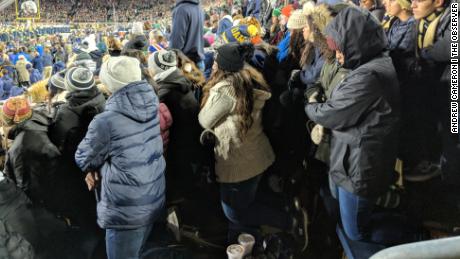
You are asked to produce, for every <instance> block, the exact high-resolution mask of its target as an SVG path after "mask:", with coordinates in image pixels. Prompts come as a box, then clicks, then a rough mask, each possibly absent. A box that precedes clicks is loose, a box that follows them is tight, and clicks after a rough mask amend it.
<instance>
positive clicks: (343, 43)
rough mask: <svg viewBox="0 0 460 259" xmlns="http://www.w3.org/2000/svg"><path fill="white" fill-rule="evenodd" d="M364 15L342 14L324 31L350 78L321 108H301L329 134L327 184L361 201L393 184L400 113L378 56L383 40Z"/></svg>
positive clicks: (392, 74) (385, 60)
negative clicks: (329, 181)
mask: <svg viewBox="0 0 460 259" xmlns="http://www.w3.org/2000/svg"><path fill="white" fill-rule="evenodd" d="M370 15H371V14H370V13H368V12H363V11H361V10H360V9H358V8H347V9H345V10H343V11H342V12H340V13H339V14H338V16H337V17H336V18H335V19H334V20H333V21H332V22H331V23H330V24H329V25H328V27H327V29H326V33H327V35H330V36H331V37H332V38H333V40H334V41H335V42H336V43H337V44H338V47H339V48H340V49H343V50H344V55H345V63H344V64H343V67H344V68H347V69H351V72H350V73H349V74H348V75H347V76H346V77H345V78H344V80H343V82H342V83H340V84H339V85H338V86H337V87H336V88H335V89H334V90H333V91H332V93H331V97H330V99H328V100H327V101H326V102H325V103H310V104H307V105H306V107H305V111H306V113H307V115H308V117H309V118H310V119H311V120H313V121H314V122H316V123H318V124H320V125H322V126H324V127H325V128H327V129H331V130H332V141H331V164H330V175H331V177H332V180H333V181H334V182H335V183H336V184H337V185H339V186H340V187H342V188H344V189H345V190H347V191H348V192H351V193H354V194H356V195H358V196H363V197H377V196H379V195H381V194H382V193H384V192H385V191H387V189H388V187H389V186H390V185H391V184H392V183H394V181H395V179H394V175H393V172H394V165H395V161H396V154H397V144H398V143H397V140H398V139H397V137H398V131H399V128H398V123H399V113H400V107H399V101H400V100H399V88H398V82H397V78H396V71H395V69H394V66H393V64H392V61H391V58H390V57H388V56H387V55H386V54H384V52H383V51H384V49H385V48H386V46H387V40H386V37H385V34H384V32H383V29H382V28H381V27H380V24H378V23H377V22H376V21H375V19H374V18H372V17H371V16H370ZM370 32H372V34H371V33H370ZM369 35H373V36H372V37H369Z"/></svg>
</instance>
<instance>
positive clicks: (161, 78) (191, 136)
mask: <svg viewBox="0 0 460 259" xmlns="http://www.w3.org/2000/svg"><path fill="white" fill-rule="evenodd" d="M177 65H178V57H177V56H176V53H175V52H174V51H173V50H160V51H157V52H155V53H153V54H152V56H150V58H149V70H150V71H151V73H152V74H154V81H155V83H156V85H157V89H158V98H159V99H160V102H161V103H164V104H166V106H167V107H168V108H169V110H170V112H171V115H172V118H173V120H174V123H173V124H172V127H171V128H170V136H169V139H170V141H169V145H168V152H167V157H166V162H167V171H168V173H167V178H168V180H169V181H167V182H170V181H174V182H175V183H177V184H175V185H174V186H177V188H171V190H174V194H177V193H179V191H181V192H185V193H187V192H193V191H194V185H193V183H195V182H197V177H196V175H195V173H196V172H194V170H193V166H194V165H198V164H199V162H200V158H201V156H202V155H203V147H202V146H201V145H200V142H199V139H200V133H201V127H200V124H199V123H198V113H199V110H200V105H199V103H198V101H197V99H196V98H195V94H194V87H193V83H192V82H191V81H190V80H189V79H187V77H186V76H185V75H184V73H183V72H182V71H181V70H180V69H179V68H178V67H177ZM177 161H181V162H180V163H177ZM168 186H171V185H170V184H169V183H168ZM171 190H168V193H169V192H170V191H171ZM171 193H172V192H171ZM168 199H170V198H168Z"/></svg>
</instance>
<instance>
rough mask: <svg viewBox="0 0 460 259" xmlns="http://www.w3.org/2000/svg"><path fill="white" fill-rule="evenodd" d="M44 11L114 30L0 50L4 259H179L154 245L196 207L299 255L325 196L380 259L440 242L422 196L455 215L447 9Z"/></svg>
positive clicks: (257, 253) (200, 6)
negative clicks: (198, 202)
mask: <svg viewBox="0 0 460 259" xmlns="http://www.w3.org/2000/svg"><path fill="white" fill-rule="evenodd" d="M42 2H43V5H42V18H43V21H44V22H45V23H50V24H58V23H66V22H69V21H73V22H85V23H91V22H94V23H100V24H99V25H91V26H86V27H85V26H84V27H81V28H76V27H71V28H70V29H69V30H70V31H68V32H67V33H61V32H56V31H53V32H51V33H47V31H46V30H35V31H33V33H30V34H24V33H22V34H20V36H17V37H6V38H5V37H0V40H2V41H4V42H0V67H1V69H0V100H1V101H2V108H1V121H2V134H3V141H2V153H3V155H4V160H5V161H4V167H3V174H1V173H0V231H3V232H5V233H6V234H5V235H0V257H2V256H3V254H2V253H5V254H6V255H7V256H6V257H7V258H35V256H37V257H38V258H59V257H60V256H62V255H63V254H62V253H66V255H69V258H72V257H71V256H72V254H75V255H78V256H79V257H78V258H97V256H96V257H95V254H97V250H98V247H100V246H98V244H99V240H101V237H102V238H103V237H105V240H104V239H102V240H103V241H102V242H103V243H104V244H105V249H102V250H104V251H103V252H102V254H104V256H105V255H106V256H107V257H108V258H179V257H173V256H172V255H169V256H170V257H168V256H166V255H163V257H161V256H160V255H159V253H161V251H159V250H155V249H153V250H152V249H149V248H151V246H150V245H151V243H150V240H151V237H152V236H154V235H158V233H163V232H162V230H161V227H162V226H163V227H164V226H165V225H168V230H164V231H170V232H168V233H169V235H167V234H164V235H163V234H161V235H160V236H161V237H160V238H163V239H164V238H165V237H166V236H169V238H170V240H171V239H176V241H179V240H180V238H177V235H176V236H175V238H174V235H171V233H176V232H177V231H179V236H180V235H181V233H183V232H181V231H182V230H183V229H181V228H180V227H177V226H176V228H175V227H174V226H175V225H177V224H174V220H171V217H172V216H171V215H176V214H174V212H177V210H178V209H177V208H180V207H181V206H184V204H186V203H187V201H186V200H188V199H191V197H195V196H196V195H198V193H201V192H203V193H204V197H206V198H204V199H205V201H204V203H205V204H207V205H206V206H208V207H209V206H210V205H209V204H211V200H214V198H215V199H216V200H217V205H216V207H218V211H220V213H221V214H223V218H224V220H225V221H224V223H225V225H226V227H225V232H226V233H225V235H226V237H225V241H223V242H222V243H223V245H225V246H227V245H231V244H235V243H238V237H239V235H240V234H242V233H249V234H251V235H252V236H253V237H254V238H255V246H254V250H253V252H252V254H253V256H254V258H290V257H289V256H292V255H294V254H295V255H297V256H299V258H303V257H300V256H301V254H302V253H304V252H305V251H308V247H309V237H310V238H311V236H312V234H311V231H312V230H309V229H310V228H314V227H315V224H318V223H317V222H318V221H319V220H320V219H319V218H321V217H320V216H317V215H318V205H317V203H318V200H317V199H321V200H322V201H323V203H324V205H323V206H324V208H325V211H327V214H328V216H327V218H328V219H330V221H327V222H328V224H329V225H328V227H331V226H332V229H333V230H332V232H334V231H335V227H336V225H337V223H339V224H338V226H339V227H338V228H339V231H342V232H343V233H345V236H346V238H347V240H351V241H359V242H363V243H366V244H370V245H378V246H379V247H381V248H380V249H383V248H385V247H390V246H394V245H398V244H404V243H410V242H418V241H422V240H428V239H431V238H432V236H430V232H429V231H428V230H429V229H428V228H427V226H426V225H424V224H423V221H424V219H423V218H422V216H421V215H420V213H419V212H418V211H417V210H416V211H415V212H414V211H410V206H407V204H408V203H411V201H410V200H411V199H414V196H412V197H410V199H409V198H408V197H409V196H408V195H407V193H409V192H410V189H411V188H417V187H414V186H417V185H420V184H423V186H431V185H433V186H434V185H436V186H438V187H437V188H438V189H436V190H437V192H438V193H439V194H440V195H441V194H442V195H445V196H449V197H450V196H454V197H455V199H456V201H457V204H456V206H458V205H459V204H460V203H458V200H459V197H460V193H459V190H460V189H459V186H460V174H459V172H460V161H459V159H458V158H459V157H460V136H459V135H458V134H453V133H451V132H450V127H449V125H450V124H449V123H450V120H449V118H450V117H449V116H450V113H449V104H450V99H449V91H448V89H449V86H448V83H449V80H450V64H449V62H450V53H449V46H450V30H451V27H450V22H451V21H450V0H413V1H412V2H411V1H409V0H384V1H383V2H379V0H362V1H360V2H356V3H354V2H352V1H348V2H342V1H340V0H327V1H318V2H316V3H315V2H311V1H301V2H299V1H290V2H289V1H276V0H273V1H271V0H251V1H241V2H237V1H225V2H223V1H222V2H217V3H209V2H207V3H200V1H199V0H176V2H175V3H173V2H172V1H168V0H164V1H163V2H159V3H156V4H153V1H148V0H142V1H134V0H132V1H121V0H119V1H116V0H114V1H108V2H105V1H90V0H87V1H86V0H85V1H76V2H71V3H67V2H66V1H63V0H57V1H42ZM113 6H116V9H117V12H116V15H117V16H118V17H117V18H115V17H114V16H113V15H112V11H113V9H112V8H113ZM58 10H59V11H58ZM10 11H11V10H10ZM0 19H1V20H2V22H6V21H12V20H13V19H14V17H13V16H11V12H9V11H4V12H2V14H0ZM114 20H117V21H120V22H132V23H131V24H130V25H129V28H126V29H125V28H123V29H122V28H120V27H115V26H113V25H110V24H103V23H104V22H107V21H114ZM5 28H6V27H5ZM2 29H3V28H2ZM26 30H28V29H26ZM15 31H17V30H15ZM5 33H6V34H8V35H9V34H12V33H11V31H6V32H5ZM318 179H320V180H318ZM401 182H402V183H403V184H401ZM402 185H404V187H405V190H402ZM209 186H213V187H215V189H212V191H211V190H210V189H208V188H209ZM424 188H425V187H424ZM430 188H431V187H430ZM88 190H89V191H88ZM417 195H419V196H421V195H422V194H420V193H418V194H417ZM315 197H316V198H315ZM415 198H416V197H415ZM184 200H185V201H184ZM408 200H409V201H408ZM206 206H205V207H206ZM408 211H409V212H408ZM451 213H452V214H454V212H451ZM197 214H198V215H197ZM315 215H316V216H315ZM206 216H207V215H204V212H201V214H199V213H198V212H197V211H195V216H193V217H198V218H199V217H206ZM324 217H326V216H324ZM334 218H335V221H334V220H333V219H334ZM321 220H324V219H321ZM96 223H97V225H96ZM176 223H177V222H176ZM209 224H210V223H209ZM227 224H228V225H227ZM205 225H206V223H205ZM262 226H270V227H272V228H274V229H276V230H277V231H276V233H277V234H275V237H274V235H273V233H272V232H270V231H267V230H266V229H264V228H263V227H262ZM159 229H160V230H159ZM101 230H103V232H101ZM175 231H176V232H175ZM171 236H172V237H171ZM267 236H268V237H267ZM274 238H275V239H276V242H275V241H273V239H274ZM94 239H95V240H96V241H94V242H93V243H94V244H89V243H90V242H91V241H92V240H94ZM2 240H7V241H5V242H2ZM50 240H53V241H52V243H51V241H50ZM163 241H164V240H163ZM7 242H11V243H13V244H11V243H9V244H10V245H8V246H5V249H3V247H2V245H3V244H5V243H7ZM63 243H67V244H68V243H73V244H74V245H72V246H70V245H67V246H66V245H65V244H63ZM273 243H276V244H275V245H272V244H273ZM50 244H56V246H53V247H50ZM75 244H78V245H75ZM267 244H268V245H267ZM99 245H100V244H99ZM63 247H64V248H63ZM274 247H275V248H274ZM2 249H3V250H2ZM64 251H65V252H64ZM99 252H100V251H99ZM162 252H164V251H163V250H162ZM182 252H183V254H182V256H184V257H185V258H188V257H186V252H184V251H182V250H180V251H179V250H176V251H174V253H182ZM59 253H61V254H59ZM155 256H159V257H155ZM181 258H182V257H181ZM208 258H210V257H208ZM235 258H236V257H235Z"/></svg>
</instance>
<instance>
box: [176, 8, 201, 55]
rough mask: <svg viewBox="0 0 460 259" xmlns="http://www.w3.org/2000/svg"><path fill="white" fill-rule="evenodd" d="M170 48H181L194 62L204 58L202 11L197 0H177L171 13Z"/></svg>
mask: <svg viewBox="0 0 460 259" xmlns="http://www.w3.org/2000/svg"><path fill="white" fill-rule="evenodd" d="M172 17H173V18H172V20H173V23H172V32H171V36H170V39H169V42H170V46H169V47H170V48H171V49H179V50H181V51H182V52H183V53H184V54H185V55H186V56H187V57H189V58H190V59H191V60H193V61H194V62H195V63H197V62H199V61H201V60H204V39H203V35H204V33H203V23H204V12H203V8H202V7H201V5H200V1H199V0H177V1H176V6H175V7H174V10H173V14H172Z"/></svg>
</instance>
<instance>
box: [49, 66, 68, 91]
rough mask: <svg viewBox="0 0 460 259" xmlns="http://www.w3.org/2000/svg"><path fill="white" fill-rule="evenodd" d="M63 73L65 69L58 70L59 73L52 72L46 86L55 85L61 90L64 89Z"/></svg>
mask: <svg viewBox="0 0 460 259" xmlns="http://www.w3.org/2000/svg"><path fill="white" fill-rule="evenodd" d="M65 73H66V71H65V70H63V71H60V72H59V73H56V74H54V75H53V76H51V78H50V80H49V81H48V87H50V88H51V87H55V88H59V89H62V90H66V87H65Z"/></svg>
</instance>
